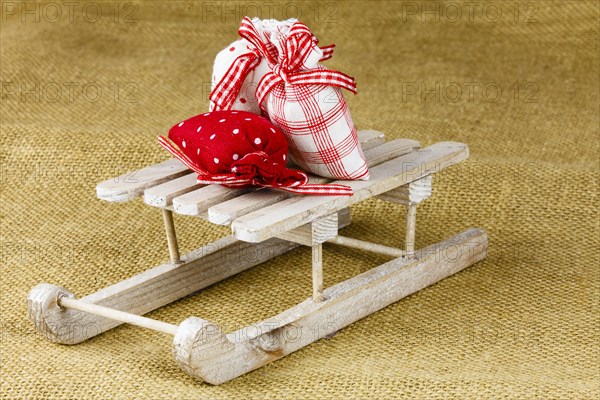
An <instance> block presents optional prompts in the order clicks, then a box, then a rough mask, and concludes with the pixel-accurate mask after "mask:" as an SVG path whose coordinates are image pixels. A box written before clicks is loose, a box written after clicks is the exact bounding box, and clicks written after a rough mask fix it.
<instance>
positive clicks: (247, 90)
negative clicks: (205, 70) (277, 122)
mask: <svg viewBox="0 0 600 400" xmlns="http://www.w3.org/2000/svg"><path fill="white" fill-rule="evenodd" d="M253 21H254V22H255V23H256V25H257V26H260V29H261V32H262V38H261V39H260V43H261V47H262V46H263V43H269V38H270V36H271V34H272V33H274V32H278V31H281V30H289V28H290V27H291V26H292V25H293V24H294V23H296V22H298V20H296V19H293V18H292V19H288V20H285V21H277V20H260V19H257V18H255V19H254V20H253ZM243 26H244V22H242V27H243ZM240 29H242V28H240ZM268 48H269V49H268V50H266V51H264V52H259V51H258V49H257V48H256V47H255V45H254V44H252V43H251V42H249V41H247V40H246V39H240V40H236V41H235V42H233V43H231V44H230V45H229V46H227V47H225V48H224V49H223V50H221V51H220V52H219V53H218V54H217V56H216V57H215V63H214V66H213V76H212V89H211V93H210V97H209V98H210V108H209V111H222V110H239V111H249V112H252V113H254V114H259V115H260V114H261V113H262V112H261V109H260V106H259V104H258V102H257V101H256V89H257V87H258V83H259V82H260V81H261V79H262V78H263V77H264V76H265V75H266V74H267V73H268V72H270V71H271V67H270V65H274V64H275V63H277V53H276V49H275V47H274V46H273V45H269V46H268Z"/></svg>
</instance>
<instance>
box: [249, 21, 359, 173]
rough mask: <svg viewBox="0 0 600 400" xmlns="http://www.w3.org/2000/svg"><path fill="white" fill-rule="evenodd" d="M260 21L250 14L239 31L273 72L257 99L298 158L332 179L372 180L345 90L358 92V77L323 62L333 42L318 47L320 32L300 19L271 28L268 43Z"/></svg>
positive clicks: (263, 82)
mask: <svg viewBox="0 0 600 400" xmlns="http://www.w3.org/2000/svg"><path fill="white" fill-rule="evenodd" d="M259 22H260V21H257V20H256V19H255V20H250V19H249V18H245V19H244V21H242V25H241V27H240V31H239V33H240V35H241V36H242V37H243V38H244V39H246V40H248V41H249V42H251V43H252V44H254V45H255V48H256V49H257V51H258V52H259V53H260V54H261V55H263V57H264V58H266V59H268V61H269V66H270V67H271V71H270V72H269V73H267V74H266V75H264V77H263V78H262V79H261V81H260V82H259V84H258V87H257V90H256V98H257V100H258V104H259V105H260V107H261V109H262V111H263V112H264V113H265V114H266V115H268V116H269V118H270V120H271V122H272V123H273V124H274V125H276V126H277V127H279V128H280V129H281V130H282V131H283V132H284V133H285V135H286V137H287V139H288V143H289V146H290V153H291V155H292V158H293V161H294V162H296V163H297V164H298V165H299V166H300V167H301V168H303V169H305V170H307V171H310V172H312V173H314V174H317V175H321V176H324V177H328V178H334V179H348V180H356V179H364V180H366V179H368V178H369V170H368V168H367V163H366V160H365V156H364V154H363V152H362V149H361V148H360V145H359V143H358V137H357V133H356V128H355V126H354V124H353V122H352V118H351V117H350V112H349V110H348V106H347V104H346V101H345V100H344V97H343V95H342V92H341V90H340V89H341V88H344V89H347V90H350V91H351V92H353V93H356V84H355V82H354V78H351V77H349V76H348V75H345V74H343V73H341V72H338V71H332V70H328V69H326V68H324V67H323V66H321V65H319V64H318V62H319V61H321V60H324V59H327V58H330V57H331V55H332V52H333V46H327V47H324V48H319V47H318V46H317V43H318V40H317V39H316V37H315V36H314V35H313V34H312V33H311V32H310V30H309V29H308V27H307V26H306V25H304V24H302V23H299V22H295V23H294V24H292V25H290V26H287V25H286V26H280V27H279V28H278V29H277V30H271V31H270V33H269V35H268V40H269V41H268V43H265V42H264V41H265V39H266V37H265V35H264V34H263V32H262V29H263V27H262V26H261V24H260V23H259ZM275 55H276V56H277V61H276V64H273V57H274V56H275Z"/></svg>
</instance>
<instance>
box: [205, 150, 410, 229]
mask: <svg viewBox="0 0 600 400" xmlns="http://www.w3.org/2000/svg"><path fill="white" fill-rule="evenodd" d="M419 146H420V145H419V142H417V141H416V140H411V139H398V140H392V141H391V142H387V143H384V144H382V145H380V146H376V147H373V148H371V149H368V150H365V151H364V153H365V157H366V159H367V164H368V165H369V168H371V167H373V166H375V165H378V164H381V163H382V162H385V161H388V160H391V159H392V158H395V157H398V156H400V155H403V154H407V153H410V152H412V151H415V150H417V149H418V148H419ZM325 182H331V180H330V179H325V178H317V177H313V178H311V183H325ZM292 196H294V195H293V194H291V193H288V192H283V191H280V190H258V191H254V192H251V193H246V194H244V195H242V196H238V197H235V198H233V199H231V200H228V201H226V202H223V203H220V204H216V205H214V206H212V207H210V208H209V209H208V220H209V221H210V222H212V223H214V224H218V225H229V224H230V223H231V221H233V220H234V219H236V218H238V217H240V216H242V215H245V214H248V213H250V212H253V211H256V210H258V209H260V208H263V207H266V206H269V205H272V204H275V203H277V202H279V201H282V200H284V199H287V198H289V197H292Z"/></svg>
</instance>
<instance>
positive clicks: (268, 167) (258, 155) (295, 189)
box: [158, 136, 353, 196]
mask: <svg viewBox="0 0 600 400" xmlns="http://www.w3.org/2000/svg"><path fill="white" fill-rule="evenodd" d="M158 142H159V143H160V145H161V146H163V147H164V148H165V149H166V150H167V151H168V152H169V153H171V154H172V155H173V156H174V157H175V158H177V159H179V160H180V161H181V162H182V163H183V164H184V165H185V166H187V167H188V168H189V169H191V170H192V171H194V172H196V173H197V174H198V183H203V184H219V185H225V186H228V187H244V186H250V185H251V186H262V187H266V188H272V189H280V190H284V191H286V192H291V193H297V194H310V195H320V196H352V194H353V190H352V188H351V187H349V186H345V185H340V184H337V183H328V184H309V183H308V175H306V174H305V173H304V172H302V171H298V170H293V169H288V168H285V167H275V165H274V164H273V163H271V162H270V161H269V156H268V155H267V154H266V153H265V152H262V151H258V152H253V153H249V154H246V155H245V156H244V157H242V158H241V159H240V160H238V161H236V162H235V163H234V164H232V168H231V171H232V172H231V173H222V174H210V173H209V172H207V171H205V170H204V169H202V167H200V166H199V165H198V164H196V163H195V162H194V161H192V160H191V159H190V158H188V157H187V156H186V155H185V154H183V153H182V152H181V151H180V150H179V149H178V148H176V147H175V146H173V144H171V142H170V141H169V140H168V139H167V138H165V137H164V136H159V137H158Z"/></svg>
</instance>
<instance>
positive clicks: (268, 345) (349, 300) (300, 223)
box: [27, 131, 488, 384]
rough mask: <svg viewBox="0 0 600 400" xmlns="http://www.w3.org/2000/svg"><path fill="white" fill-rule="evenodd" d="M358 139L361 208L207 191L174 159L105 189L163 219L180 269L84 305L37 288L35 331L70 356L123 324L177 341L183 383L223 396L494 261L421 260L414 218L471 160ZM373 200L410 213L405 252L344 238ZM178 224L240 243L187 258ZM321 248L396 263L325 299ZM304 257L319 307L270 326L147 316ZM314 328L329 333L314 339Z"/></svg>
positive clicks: (444, 256)
mask: <svg viewBox="0 0 600 400" xmlns="http://www.w3.org/2000/svg"><path fill="white" fill-rule="evenodd" d="M359 139H360V142H361V145H362V147H363V149H364V151H365V155H366V157H367V159H368V163H369V167H370V172H371V178H370V180H368V181H343V182H341V183H343V184H345V185H349V186H351V187H352V188H353V189H354V195H353V196H339V197H329V196H295V195H292V194H290V193H287V192H281V191H275V190H269V189H228V188H225V187H222V186H217V185H209V186H203V185H200V184H198V183H196V176H195V174H194V173H191V171H189V170H188V169H187V168H186V167H184V166H183V164H181V163H180V162H179V161H177V160H175V159H169V160H167V161H164V162H162V163H160V164H156V165H153V166H150V167H147V168H144V169H141V170H139V171H136V172H134V173H129V174H126V175H122V176H120V177H117V178H114V179H110V180H108V181H105V182H102V183H100V184H99V185H98V186H97V195H98V197H99V198H100V199H103V200H106V201H112V202H125V201H129V200H133V199H135V198H137V197H142V196H143V200H144V202H145V203H146V204H148V205H150V206H153V207H157V208H161V209H162V214H163V217H164V224H165V229H166V233H167V243H168V248H169V255H170V262H168V263H166V264H163V265H160V266H158V267H155V268H152V269H150V270H147V271H145V272H143V273H141V274H138V275H136V276H133V277H131V278H129V279H127V280H124V281H121V282H119V283H116V284H114V285H112V286H109V287H107V288H105V289H102V290H100V291H98V292H96V293H93V294H90V295H88V296H86V297H83V298H81V299H76V298H75V296H74V295H73V294H72V293H71V292H69V291H68V290H67V289H65V288H63V287H60V286H56V285H51V284H47V283H42V284H39V285H37V286H36V287H34V288H33V289H32V290H31V292H30V294H29V296H28V299H27V304H28V309H29V315H30V318H31V320H32V322H33V323H34V324H35V326H36V328H37V330H38V331H39V332H40V333H42V334H43V335H44V336H45V337H46V338H48V339H49V340H51V341H53V342H57V343H63V344H76V343H80V342H82V341H84V340H86V339H89V338H91V337H93V336H96V335H98V334H100V333H102V332H105V331H107V330H109V329H112V328H114V327H116V326H118V325H120V324H121V323H124V322H125V323H130V324H134V325H138V326H141V327H145V328H149V329H154V330H157V331H160V332H164V333H167V334H170V335H173V336H174V341H173V354H174V357H175V360H176V362H177V363H178V365H179V366H180V367H181V368H182V369H183V370H184V371H185V372H187V373H188V374H190V375H192V376H194V377H196V378H199V379H202V380H204V381H206V382H208V383H211V384H220V383H223V382H227V381H228V380H231V379H233V378H235V377H237V376H240V375H242V374H245V373H247V372H249V371H252V370H254V369H256V368H259V367H261V366H263V365H265V364H267V363H270V362H271V361H274V360H276V359H278V358H281V357H283V356H285V355H287V354H289V353H291V352H293V351H296V350H298V349H300V348H302V347H304V346H306V345H308V344H310V343H312V342H314V341H316V340H318V339H320V338H322V337H324V336H327V335H330V334H332V333H334V332H335V331H337V330H339V329H341V328H343V327H345V326H347V325H349V324H351V323H353V322H355V321H357V320H359V319H361V318H363V317H365V316H367V315H369V314H371V313H374V312H375V311H377V310H380V309H381V308H383V307H385V306H387V305H389V304H391V303H393V302H395V301H398V300H399V299H401V298H403V297H405V296H408V295H410V294H411V293H414V292H416V291H418V290H420V289H423V288H425V287H427V286H429V285H432V284H434V283H435V282H437V281H439V280H441V279H444V278H446V277H448V276H450V275H452V274H454V273H456V272H458V271H460V270H462V269H463V268H466V267H467V266H469V265H471V264H473V263H476V262H478V261H480V260H482V259H483V258H485V256H486V252H487V243H488V241H487V235H486V233H485V232H484V231H483V230H481V229H469V230H467V231H464V232H462V233H459V234H458V235H456V236H453V237H451V238H449V239H447V240H444V241H442V242H440V243H436V244H433V245H431V246H429V247H425V248H423V249H420V250H416V251H415V248H414V241H415V221H416V207H417V204H419V203H420V202H422V201H423V200H425V199H427V198H428V197H429V196H431V185H432V179H431V175H432V174H433V173H436V172H438V171H440V170H442V169H443V168H446V167H448V166H450V165H452V164H455V163H458V162H460V161H463V160H465V159H466V158H467V157H468V147H467V146H466V145H465V144H462V143H455V142H441V143H436V144H434V145H431V146H429V147H426V148H423V149H420V146H419V143H418V142H416V141H414V140H409V139H400V140H393V141H390V142H384V135H383V134H382V133H380V132H375V131H362V132H360V133H359ZM311 179H312V181H314V182H327V180H325V179H323V178H317V177H312V178H311ZM374 196H378V197H379V198H381V199H384V200H387V201H391V202H396V203H400V204H404V205H406V206H407V212H406V238H405V240H404V244H405V246H404V248H403V249H400V248H394V247H389V246H384V245H381V244H376V243H371V242H368V241H363V240H358V239H353V238H349V237H344V236H341V235H339V234H338V230H339V229H340V228H342V227H344V226H347V225H348V224H350V213H349V208H348V207H350V206H351V205H353V204H355V203H358V202H360V201H362V200H365V199H369V198H371V197H374ZM173 212H176V213H179V214H184V215H190V216H196V217H200V218H204V219H207V220H208V221H210V222H212V223H215V224H219V225H229V226H231V228H232V234H231V235H230V236H227V237H224V238H222V239H219V240H217V241H216V242H214V243H211V244H209V245H206V246H203V247H201V248H199V249H197V250H195V251H192V252H190V253H189V254H186V255H184V256H181V257H180V255H179V250H178V245H177V238H176V235H175V227H174V224H173V216H172V213H173ZM323 243H332V244H335V245H341V246H348V247H352V248H357V249H361V250H365V251H369V252H375V253H380V254H384V255H387V256H389V257H391V258H392V260H391V261H389V262H387V263H385V264H382V265H380V266H378V267H376V268H373V269H371V270H369V271H367V272H365V273H362V274H360V275H357V276H355V277H353V278H350V279H348V280H346V281H344V282H341V283H338V284H336V285H334V286H332V287H329V288H327V289H324V288H323V271H322V265H323V264H322V246H323ZM299 245H304V246H310V247H311V248H312V282H313V290H312V296H310V297H309V298H308V299H307V300H305V301H303V302H302V303H300V304H298V305H296V306H294V307H292V308H290V309H288V310H285V311H283V312H282V313H280V314H278V315H276V316H274V317H272V318H269V319H266V320H264V321H260V322H257V323H255V324H253V325H251V326H249V327H246V328H243V329H240V330H238V331H235V332H230V333H224V332H222V331H221V329H220V328H219V326H218V325H216V324H214V323H212V322H209V321H206V320H203V319H200V318H196V317H190V318H188V319H186V320H185V321H183V322H182V323H181V324H180V325H179V326H177V325H173V324H169V323H165V322H161V321H157V320H154V319H150V318H146V317H143V316H142V315H143V314H145V313H147V312H150V311H152V310H155V309H157V308H159V307H161V306H163V305H166V304H169V303H171V302H173V301H175V300H177V299H180V298H182V297H184V296H187V295H189V294H191V293H194V292H197V291H199V290H201V289H203V288H205V287H207V286H210V285H212V284H214V283H216V282H219V281H221V280H223V279H225V278H227V277H230V276H232V275H235V274H237V273H239V272H242V271H244V270H246V269H248V268H251V267H253V266H255V265H257V264H260V263H262V262H264V261H266V260H269V259H271V258H273V257H276V256H278V255H280V254H283V253H285V252H287V251H289V250H291V249H293V248H295V247H297V246H299ZM315 324H318V326H319V327H320V328H321V329H318V330H315V329H314V326H316V325H315Z"/></svg>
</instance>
